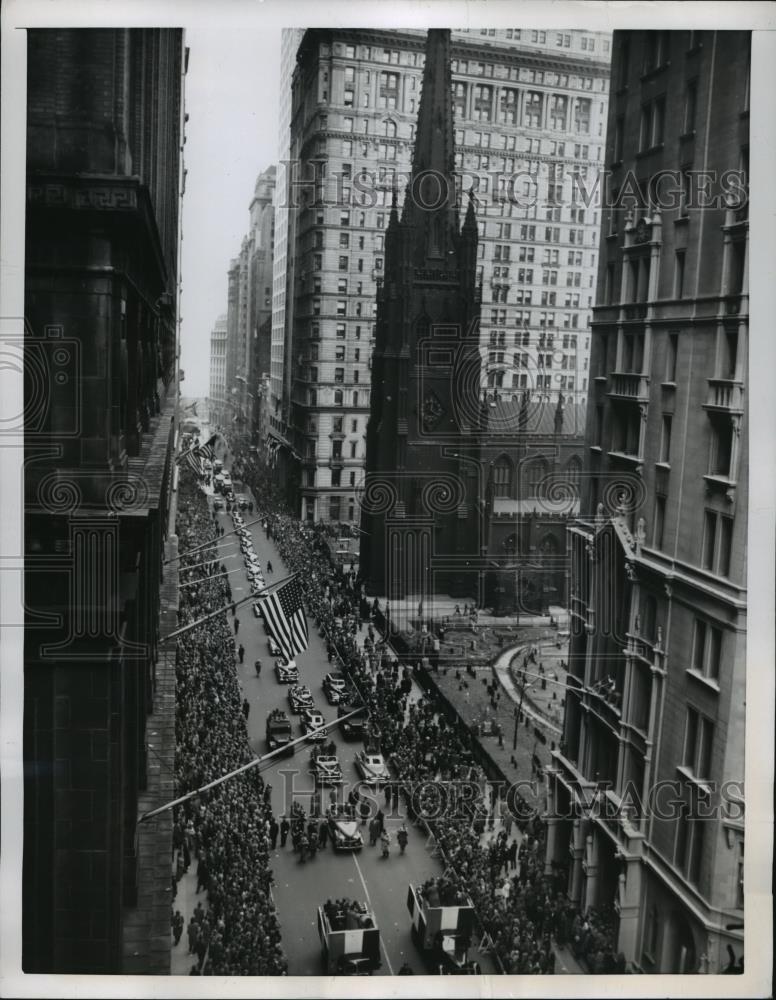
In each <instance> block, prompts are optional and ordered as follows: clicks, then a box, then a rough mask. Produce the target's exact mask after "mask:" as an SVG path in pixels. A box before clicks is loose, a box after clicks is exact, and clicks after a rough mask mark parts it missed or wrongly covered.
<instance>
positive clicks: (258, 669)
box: [253, 660, 261, 677]
mask: <svg viewBox="0 0 776 1000" xmlns="http://www.w3.org/2000/svg"><path fill="white" fill-rule="evenodd" d="M253 666H254V669H255V670H256V676H257V677H261V660H254V661H253Z"/></svg>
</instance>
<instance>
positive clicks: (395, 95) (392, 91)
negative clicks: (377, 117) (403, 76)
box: [379, 73, 399, 110]
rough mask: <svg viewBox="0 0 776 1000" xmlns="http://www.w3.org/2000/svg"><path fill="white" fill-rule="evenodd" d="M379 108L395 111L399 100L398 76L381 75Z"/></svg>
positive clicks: (395, 74) (396, 74)
mask: <svg viewBox="0 0 776 1000" xmlns="http://www.w3.org/2000/svg"><path fill="white" fill-rule="evenodd" d="M379 100H380V103H379V107H381V108H388V109H391V110H393V109H395V108H396V106H397V104H398V100H399V74H398V73H381V74H380V92H379Z"/></svg>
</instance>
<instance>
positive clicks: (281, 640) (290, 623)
mask: <svg viewBox="0 0 776 1000" xmlns="http://www.w3.org/2000/svg"><path fill="white" fill-rule="evenodd" d="M258 603H259V608H260V610H261V613H262V614H263V615H264V621H265V622H266V623H267V629H268V631H269V633H270V635H271V636H272V638H273V639H274V640H275V642H276V643H277V644H278V646H280V649H281V651H282V653H283V656H285V658H286V659H287V660H293V658H294V657H295V656H296V654H297V653H301V652H302V651H303V650H305V649H307V647H308V645H309V643H310V639H309V633H308V631H307V618H306V616H305V613H304V607H303V605H302V588H301V587H300V586H299V578H298V576H295V577H294V578H293V579H292V580H289V581H288V583H286V584H284V585H283V586H282V587H279V588H278V589H277V590H275V591H273V592H272V593H271V594H267V596H266V597H260V598H259V601H258Z"/></svg>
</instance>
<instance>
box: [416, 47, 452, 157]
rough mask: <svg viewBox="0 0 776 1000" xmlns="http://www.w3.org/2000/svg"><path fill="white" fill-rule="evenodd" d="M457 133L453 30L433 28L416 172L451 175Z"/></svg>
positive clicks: (422, 99)
mask: <svg viewBox="0 0 776 1000" xmlns="http://www.w3.org/2000/svg"><path fill="white" fill-rule="evenodd" d="M454 134H455V133H454V131H453V78H452V74H451V71H450V29H449V28H429V30H428V34H427V36H426V62H425V65H424V67H423V90H422V91H421V94H420V107H419V109H418V127H417V132H416V134H415V149H414V152H413V156H412V173H413V174H418V173H420V172H421V171H423V170H435V171H437V172H438V173H440V174H444V175H447V176H451V175H452V173H453V170H454V169H455V154H454V148H453V142H454V138H453V137H454Z"/></svg>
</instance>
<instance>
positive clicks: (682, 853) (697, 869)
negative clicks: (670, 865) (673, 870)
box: [674, 812, 708, 885]
mask: <svg viewBox="0 0 776 1000" xmlns="http://www.w3.org/2000/svg"><path fill="white" fill-rule="evenodd" d="M707 825H708V820H707V819H706V818H705V817H697V816H696V817H693V816H689V815H687V813H686V812H685V813H683V814H682V815H681V816H680V817H679V819H678V821H677V830H676V852H675V854H674V862H675V864H676V866H677V867H678V868H679V869H680V870H681V871H682V873H683V874H684V876H685V878H686V879H687V881H688V882H690V883H691V884H693V885H697V884H698V882H699V880H700V874H701V855H702V852H703V835H704V831H705V827H706V826H707Z"/></svg>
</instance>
